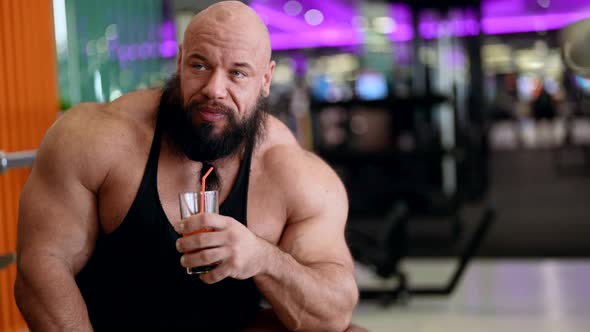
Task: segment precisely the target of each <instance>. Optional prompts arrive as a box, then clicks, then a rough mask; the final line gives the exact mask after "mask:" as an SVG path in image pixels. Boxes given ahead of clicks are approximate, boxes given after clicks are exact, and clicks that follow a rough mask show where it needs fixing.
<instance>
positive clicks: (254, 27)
mask: <svg viewBox="0 0 590 332" xmlns="http://www.w3.org/2000/svg"><path fill="white" fill-rule="evenodd" d="M203 34H206V35H208V36H210V37H213V38H221V39H222V40H223V39H225V38H227V37H228V35H227V34H230V35H232V36H234V37H237V38H239V39H240V40H241V41H242V42H243V43H244V44H245V45H246V46H251V47H252V48H253V49H256V50H257V55H259V56H260V57H261V58H262V60H263V61H265V62H267V63H268V62H269V61H270V57H271V45H270V38H269V34H268V29H267V27H266V25H265V24H264V22H262V20H261V19H260V17H259V16H258V14H256V12H255V11H254V10H253V9H252V8H250V7H248V6H247V5H245V4H243V3H242V2H240V1H221V2H218V3H215V4H213V5H211V6H209V7H208V8H206V9H205V10H203V11H201V12H200V13H198V14H197V15H195V16H194V17H193V19H192V20H191V22H190V23H189V25H188V26H187V28H186V31H185V33H184V41H183V44H185V45H189V44H190V43H191V42H193V41H194V39H195V38H198V36H199V35H203Z"/></svg>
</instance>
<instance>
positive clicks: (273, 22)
mask: <svg viewBox="0 0 590 332" xmlns="http://www.w3.org/2000/svg"><path fill="white" fill-rule="evenodd" d="M251 7H252V9H254V11H256V13H258V15H260V17H261V18H262V20H263V21H264V23H266V25H268V26H269V27H275V28H278V29H280V30H283V31H301V30H308V29H309V28H310V27H309V25H307V24H306V23H305V22H304V21H302V20H301V19H298V18H295V17H292V16H289V15H287V14H285V13H283V12H282V11H280V10H274V9H271V8H268V7H266V6H263V5H259V4H253V5H252V6H251Z"/></svg>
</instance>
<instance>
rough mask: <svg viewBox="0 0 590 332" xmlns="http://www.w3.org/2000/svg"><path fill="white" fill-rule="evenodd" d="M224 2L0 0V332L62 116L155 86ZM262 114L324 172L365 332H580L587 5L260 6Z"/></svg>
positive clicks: (257, 1)
mask: <svg viewBox="0 0 590 332" xmlns="http://www.w3.org/2000/svg"><path fill="white" fill-rule="evenodd" d="M215 2H217V1H204V0H100V1H99V0H53V1H52V0H23V1H17V0H0V150H2V151H0V160H1V161H2V163H0V173H2V174H1V175H0V266H1V268H0V331H20V330H23V329H26V326H25V324H24V322H23V320H22V318H21V317H20V315H19V313H18V310H17V309H16V306H15V304H14V298H13V295H12V286H13V283H14V276H15V270H16V269H15V265H14V263H13V260H14V254H13V252H14V251H15V248H16V219H17V217H16V215H17V206H18V196H19V193H20V190H21V188H22V185H23V183H24V181H25V179H26V177H27V175H28V169H27V167H28V166H30V164H31V162H32V161H33V160H34V156H35V149H36V148H37V146H38V145H39V142H40V140H41V138H42V136H43V134H44V133H45V131H46V130H47V128H48V127H49V126H50V125H51V124H52V123H53V122H54V121H55V120H56V119H57V117H58V116H59V114H61V112H65V111H67V109H68V108H69V107H71V106H72V105H75V104H78V103H80V102H86V101H98V102H108V101H111V100H114V99H116V98H117V97H119V96H121V95H122V94H125V93H127V92H129V91H133V90H136V89H146V88H154V87H160V86H161V85H162V84H163V82H164V80H165V79H167V78H168V77H170V75H171V74H172V73H173V72H174V70H175V66H176V52H177V49H178V42H179V41H180V40H182V33H183V31H184V29H185V27H186V25H187V24H188V22H189V21H190V19H191V17H192V16H193V15H194V14H195V13H197V12H198V11H200V10H202V9H204V8H206V7H207V6H208V5H210V4H212V3H215ZM245 2H246V3H247V4H248V5H250V6H251V7H252V8H253V9H254V10H255V11H256V12H257V13H258V14H259V15H260V17H261V18H262V19H263V21H264V22H265V23H266V24H267V25H268V27H269V31H270V37H271V43H272V47H273V58H274V59H275V60H276V61H277V67H276V71H275V75H274V77H273V85H272V92H271V100H270V104H271V111H272V113H273V114H274V115H276V116H277V117H279V118H280V119H281V120H282V121H284V122H285V123H286V124H287V125H288V126H289V127H290V128H291V130H292V131H293V133H294V134H295V135H296V137H297V138H298V139H299V141H300V143H301V144H302V145H303V146H304V147H305V148H307V149H309V150H312V151H314V152H315V153H317V154H318V155H320V156H321V157H322V158H324V159H325V160H326V161H327V162H328V163H329V164H330V165H332V166H333V167H334V168H335V169H336V171H337V172H338V174H339V175H340V176H341V178H342V180H343V181H344V183H345V185H346V187H347V189H348V194H349V197H350V205H351V206H350V207H351V208H350V216H349V221H348V226H347V234H346V235H347V240H348V242H349V245H350V247H351V250H352V252H353V256H354V258H355V260H356V261H357V279H358V281H359V286H360V290H361V302H360V304H359V306H358V308H357V310H356V312H355V315H354V318H353V321H354V322H355V323H357V324H359V325H361V326H364V327H365V328H367V329H368V330H370V331H396V330H404V331H472V330H477V331H497V330H502V331H521V330H523V329H534V330H535V331H585V330H586V329H587V326H588V325H589V324H590V319H589V318H586V316H588V314H590V287H589V286H588V285H587V282H586V281H587V280H590V260H589V259H588V258H589V257H590V241H589V240H588V234H590V207H589V204H588V202H589V199H588V197H589V196H590V50H589V49H588V45H590V23H589V22H590V2H589V1H588V0H560V1H557V0H481V1H480V0H438V1H435V0H415V1H410V0H407V1H403V0H397V1H369V0H321V1H320V0H252V1H245Z"/></svg>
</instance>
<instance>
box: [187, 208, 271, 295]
mask: <svg viewBox="0 0 590 332" xmlns="http://www.w3.org/2000/svg"><path fill="white" fill-rule="evenodd" d="M203 228H208V229H212V230H213V231H211V232H198V233H194V232H195V231H198V230H200V229H203ZM176 231H177V232H179V233H181V234H185V236H183V237H182V238H180V239H178V241H176V248H177V249H178V251H179V252H181V253H183V254H184V255H183V256H182V258H181V259H180V263H181V265H182V266H184V267H197V266H205V265H213V264H219V265H218V266H217V267H215V268H214V269H213V270H212V271H210V272H209V273H206V274H202V275H200V278H201V280H203V282H205V283H208V284H213V283H216V282H219V281H221V280H223V279H225V278H226V277H231V278H234V279H239V280H243V279H247V278H250V277H253V276H254V275H256V274H258V273H260V272H261V271H262V269H263V267H264V266H265V253H266V252H267V249H268V248H269V246H270V244H269V243H267V242H266V241H264V240H263V239H261V238H259V237H258V236H256V235H255V234H254V233H252V232H251V231H250V230H249V229H248V228H246V226H244V225H243V224H241V223H240V222H238V221H236V220H235V219H233V218H231V217H226V216H222V215H219V214H214V213H200V214H197V215H194V216H191V217H190V218H187V219H184V220H182V221H181V222H180V223H179V224H178V225H177V226H176ZM191 233H194V234H191ZM188 234H190V235H188Z"/></svg>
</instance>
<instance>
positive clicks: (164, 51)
mask: <svg viewBox="0 0 590 332" xmlns="http://www.w3.org/2000/svg"><path fill="white" fill-rule="evenodd" d="M177 47H178V44H176V41H175V40H165V41H163V42H162V44H160V55H161V56H162V57H164V58H173V57H174V56H176V49H177Z"/></svg>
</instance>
